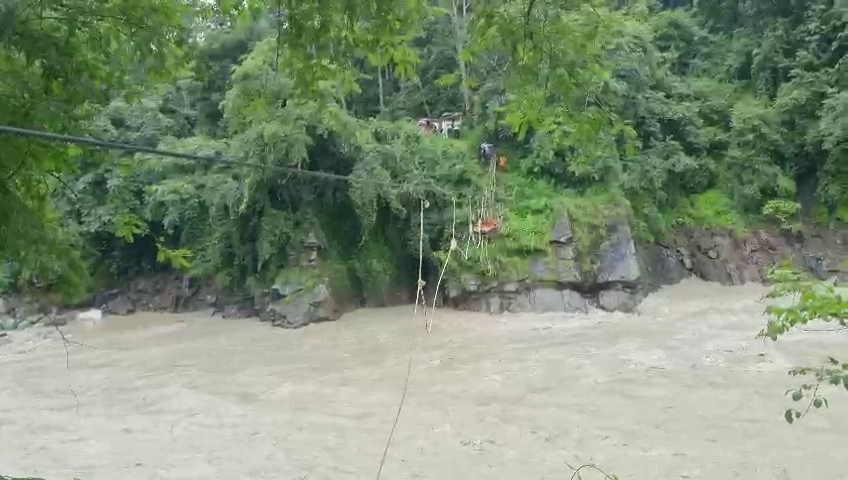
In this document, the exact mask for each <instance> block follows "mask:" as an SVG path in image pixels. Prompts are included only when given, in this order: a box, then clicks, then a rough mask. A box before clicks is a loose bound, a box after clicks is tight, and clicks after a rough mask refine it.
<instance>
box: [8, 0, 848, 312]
mask: <svg viewBox="0 0 848 480" xmlns="http://www.w3.org/2000/svg"><path fill="white" fill-rule="evenodd" d="M92 5H95V4H92V3H91V2H86V1H82V0H79V1H77V0H73V1H69V0H63V1H57V0H36V1H34V2H31V1H28V0H4V1H2V2H0V96H2V98H4V99H9V100H8V101H4V102H2V103H0V123H2V124H12V125H15V126H23V127H32V128H37V129H46V130H53V131H67V132H73V133H88V134H90V135H93V136H96V137H99V138H105V139H112V140H121V141H126V142H132V143H137V144H141V145H145V146H157V147H160V148H164V149H168V150H176V151H180V152H189V153H196V154H201V155H210V156H218V157H220V158H221V159H222V161H221V162H192V161H187V160H175V159H172V158H165V157H161V156H155V155H149V154H137V155H130V154H123V153H120V154H119V153H97V152H93V151H89V150H82V149H79V148H76V147H66V146H62V145H58V144H47V143H44V142H40V141H35V140H29V139H24V138H11V137H6V136H4V137H0V145H2V148H3V151H4V155H3V156H2V158H0V205H2V206H3V207H2V208H0V256H2V257H0V260H2V262H0V263H2V265H0V280H2V279H3V278H5V279H7V281H17V282H18V285H19V286H21V287H24V286H28V285H31V284H32V280H33V279H38V281H39V282H40V283H41V284H47V285H51V286H53V287H56V288H57V289H60V290H62V291H64V292H67V293H69V294H72V295H77V294H84V293H85V292H86V291H87V290H88V289H89V288H90V286H91V279H94V280H95V281H96V282H105V281H110V280H111V279H114V278H116V277H120V276H126V275H133V274H139V273H144V272H150V271H156V270H161V269H167V268H178V269H183V270H186V271H187V272H188V273H189V274H191V275H193V276H197V277H205V278H215V279H216V280H217V281H218V283H219V284H220V285H222V286H227V287H230V288H233V289H237V290H249V289H250V288H251V287H253V286H259V285H266V284H268V283H269V282H271V281H273V280H274V279H275V278H277V275H278V274H279V271H280V270H281V269H283V268H285V267H286V266H291V265H292V264H293V263H294V262H293V259H294V258H295V257H296V256H297V255H298V251H299V249H300V244H301V242H302V241H303V240H304V239H305V238H306V237H307V236H308V235H309V234H310V233H311V234H313V235H315V236H316V237H317V238H318V239H319V240H320V241H321V243H322V244H323V245H324V246H325V249H324V252H323V255H325V257H326V260H327V261H328V262H330V263H333V264H335V265H339V266H341V267H343V269H344V270H345V271H346V272H348V273H349V275H350V276H351V277H352V278H354V280H355V281H354V283H355V284H357V285H359V287H358V288H361V289H365V288H370V289H372V290H374V292H376V293H374V295H376V296H380V295H382V294H383V293H384V292H383V288H384V287H383V286H380V285H384V284H385V282H386V279H392V281H393V282H399V283H401V284H403V283H404V282H412V281H414V278H413V277H414V276H415V271H414V270H415V269H416V267H417V265H416V264H417V262H415V257H416V256H417V253H418V252H417V245H418V231H419V228H418V227H419V225H418V216H417V213H418V208H419V202H420V200H421V199H422V198H425V199H426V200H427V201H428V202H429V208H428V209H427V214H426V217H425V225H424V226H423V229H424V234H425V236H426V241H425V250H426V251H425V252H424V253H425V254H427V255H428V256H430V257H431V258H433V257H436V258H442V259H444V258H445V255H444V254H440V255H435V254H434V252H437V251H442V252H445V251H446V249H447V247H448V246H449V245H450V239H451V237H452V236H456V237H457V238H458V240H459V241H458V242H457V243H458V246H459V247H462V248H463V249H464V247H465V245H466V244H467V243H468V240H469V238H468V229H469V225H470V224H471V223H472V218H473V217H475V216H476V215H477V213H476V212H477V211H478V210H479V209H480V207H479V206H480V205H481V203H482V204H483V210H487V211H488V214H491V215H497V216H500V217H501V218H502V219H504V220H505V222H504V228H503V232H502V233H503V234H502V236H501V237H500V239H499V240H498V241H497V242H495V243H493V244H492V245H490V246H489V248H488V249H473V250H474V251H473V252H472V253H471V254H470V256H468V255H463V260H462V261H465V262H468V263H469V264H473V265H477V266H481V267H482V270H483V271H484V272H491V271H493V270H495V269H498V268H502V267H504V266H509V263H510V262H511V261H512V260H511V259H513V258H515V257H518V256H520V255H516V254H520V253H522V252H528V251H530V252H532V251H541V250H544V249H545V248H546V238H547V235H548V232H549V229H550V226H551V224H552V221H553V218H554V216H555V214H556V212H558V211H560V210H561V209H563V208H567V209H568V210H569V211H570V212H571V213H572V215H573V216H574V217H575V219H576V220H575V222H576V227H577V228H578V230H579V229H581V228H583V229H584V230H585V232H584V233H585V235H580V239H579V240H580V241H583V242H591V241H592V235H593V233H592V230H593V229H594V228H596V227H598V226H597V225H593V224H592V222H593V221H596V220H597V218H598V216H597V215H595V213H594V212H598V211H605V210H608V209H609V208H611V207H612V206H618V207H622V209H623V210H624V211H626V212H628V214H629V215H632V217H633V220H634V223H635V227H636V228H635V231H636V232H637V234H638V235H639V236H640V238H643V239H646V240H649V239H652V238H656V237H660V236H663V235H667V234H668V233H669V232H670V231H672V230H673V229H674V228H679V227H687V226H704V227H720V228H731V229H734V230H736V231H738V232H741V231H744V229H745V227H746V225H747V224H749V223H750V222H752V221H761V220H763V221H773V222H777V223H779V224H781V225H782V226H784V227H786V226H793V228H794V226H796V224H797V223H799V222H798V220H796V218H795V217H797V219H802V220H803V221H805V222H807V223H809V222H814V221H818V222H835V221H839V220H846V218H845V217H846V215H848V207H846V205H848V160H846V154H848V151H846V149H848V120H846V118H848V117H846V113H848V89H846V82H848V72H846V68H848V67H846V65H848V63H846V61H845V55H846V53H847V52H848V35H846V34H845V32H846V26H848V16H846V13H845V9H844V8H841V7H840V6H839V5H837V4H836V3H834V2H833V1H828V0H804V1H801V2H786V1H777V2H773V1H769V2H766V1H763V0H750V1H748V2H736V3H726V2H719V1H715V0H708V1H705V2H698V3H697V4H694V3H693V4H688V3H685V2H684V4H681V3H679V2H678V3H675V4H674V5H660V4H656V5H654V4H646V3H641V2H632V3H627V2H615V3H614V4H613V2H609V3H605V2H600V1H593V2H568V1H566V2H561V1H552V0H388V1H378V0H367V1H360V2H337V1H331V0H316V1H308V2H304V1H290V0H284V1H278V2H268V1H258V0H251V1H248V2H217V3H216V6H215V7H214V8H212V7H208V6H203V7H202V5H207V3H205V2H201V3H199V4H193V3H191V2H189V1H187V0H185V1H178V0H173V1H152V0H147V1H141V2H138V1H136V2H128V1H125V0H108V1H103V2H98V3H97V4H96V5H97V6H96V7H94V6H92ZM166 73H167V75H165V74H166ZM445 112H464V118H463V135H462V138H460V139H445V138H441V137H424V136H422V135H420V134H419V133H418V130H417V128H416V126H415V120H416V119H417V118H418V117H421V116H428V115H429V116H438V115H440V114H442V113H445ZM482 141H490V142H494V143H495V144H497V146H498V149H499V153H501V154H504V155H505V156H506V157H507V158H508V164H507V171H506V172H499V173H498V174H497V175H496V181H495V182H492V181H491V178H490V177H489V176H488V174H487V171H486V170H485V169H484V168H483V167H482V166H480V164H479V163H478V162H477V161H476V158H477V153H476V152H477V145H478V144H479V143H480V142H482ZM227 159H229V160H235V161H237V162H238V163H233V162H226V161H224V160H227ZM293 169H294V170H310V171H317V172H324V173H329V174H334V175H340V176H350V178H351V181H349V182H345V181H340V180H339V179H337V178H330V177H322V176H315V175H304V174H300V173H297V172H293V171H292V170H293ZM486 199H490V200H486ZM794 202H797V204H798V205H800V208H799V210H800V211H798V212H796V211H794V210H792V207H791V206H792V205H793V204H794ZM454 207H455V208H454ZM787 209H789V210H787ZM484 213H486V212H484ZM475 255H476V257H475ZM378 281H379V282H383V283H382V284H381V283H377V282H378ZM7 283H8V282H7ZM0 287H2V285H0Z"/></svg>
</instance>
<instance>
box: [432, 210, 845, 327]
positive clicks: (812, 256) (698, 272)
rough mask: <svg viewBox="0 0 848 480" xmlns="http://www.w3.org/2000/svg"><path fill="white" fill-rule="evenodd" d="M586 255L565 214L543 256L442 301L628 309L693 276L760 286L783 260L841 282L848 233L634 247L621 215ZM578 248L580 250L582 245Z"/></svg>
mask: <svg viewBox="0 0 848 480" xmlns="http://www.w3.org/2000/svg"><path fill="white" fill-rule="evenodd" d="M602 224H603V225H604V227H603V231H602V232H601V234H600V236H599V237H600V238H599V240H598V241H596V242H594V243H592V247H591V248H590V251H581V250H580V248H581V247H580V245H581V243H580V242H577V241H576V240H577V239H576V237H575V232H574V229H573V224H572V222H571V219H570V218H569V217H568V215H567V214H563V215H562V216H561V217H560V218H559V219H558V220H557V221H556V222H555V223H554V226H553V228H552V231H551V235H550V248H549V252H548V253H547V254H535V255H533V256H530V257H528V258H527V259H526V262H525V264H526V265H527V266H526V268H523V269H519V270H518V271H516V272H510V274H509V275H501V276H498V277H496V278H480V277H479V276H476V275H472V274H468V273H466V274H464V275H462V276H461V278H460V279H459V280H458V281H456V280H454V281H451V280H448V282H447V288H446V289H445V297H446V299H447V304H448V305H450V306H452V307H454V308H458V309H464V310H474V311H483V312H490V313H502V312H575V311H583V310H586V309H587V308H589V307H590V306H592V307H598V308H602V309H604V310H608V311H624V312H628V311H632V310H633V309H635V308H636V307H637V306H638V305H639V303H640V302H641V301H642V299H643V298H644V297H645V296H646V295H647V294H648V293H650V292H651V291H654V290H656V289H658V288H660V287H661V286H663V285H671V284H675V283H677V282H679V281H681V280H682V279H684V278H686V277H687V276H690V275H694V276H696V277H699V278H702V279H704V280H707V281H712V282H718V283H721V284H724V285H741V284H744V283H747V282H763V281H764V280H765V271H766V269H767V268H768V267H770V266H772V265H776V264H779V263H783V262H786V261H788V262H791V263H793V264H794V265H795V267H797V268H800V269H804V270H807V271H808V272H810V273H812V274H813V275H814V276H816V277H818V278H820V279H830V278H835V279H836V281H837V282H848V262H846V259H848V229H843V230H826V231H816V230H810V231H807V232H806V233H804V234H800V233H788V232H771V231H767V230H755V231H753V232H751V233H750V234H747V235H745V236H744V237H740V236H739V235H735V234H734V233H733V232H731V231H726V230H720V229H688V230H683V231H680V232H678V234H676V235H675V236H674V237H673V238H672V239H670V240H669V241H668V242H666V243H654V244H642V245H637V243H636V242H635V241H634V238H633V235H632V233H631V229H630V225H629V221H628V218H627V217H626V216H622V215H619V214H610V216H609V217H608V218H606V219H604V221H603V222H602ZM584 244H585V242H584ZM583 248H585V246H584V247H583Z"/></svg>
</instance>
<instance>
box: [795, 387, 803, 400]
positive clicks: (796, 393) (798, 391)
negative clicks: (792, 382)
mask: <svg viewBox="0 0 848 480" xmlns="http://www.w3.org/2000/svg"><path fill="white" fill-rule="evenodd" d="M802 398H804V394H803V393H801V390H800V389H798V390H795V391H794V392H792V400H794V401H796V402H797V401H798V400H801V399H802Z"/></svg>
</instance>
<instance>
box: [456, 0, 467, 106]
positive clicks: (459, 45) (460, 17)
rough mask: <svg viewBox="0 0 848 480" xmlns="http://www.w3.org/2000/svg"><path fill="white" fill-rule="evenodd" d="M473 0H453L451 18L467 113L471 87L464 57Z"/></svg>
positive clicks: (460, 85)
mask: <svg viewBox="0 0 848 480" xmlns="http://www.w3.org/2000/svg"><path fill="white" fill-rule="evenodd" d="M470 6H471V0H451V7H452V8H451V20H452V21H453V32H454V46H455V47H456V61H457V63H458V64H459V77H460V84H459V88H460V90H461V91H462V102H463V107H464V109H465V110H464V111H465V113H468V112H469V111H471V89H470V88H468V66H467V65H466V64H465V58H463V51H464V50H465V44H466V42H467V41H468V38H467V36H468V8H469V7H470Z"/></svg>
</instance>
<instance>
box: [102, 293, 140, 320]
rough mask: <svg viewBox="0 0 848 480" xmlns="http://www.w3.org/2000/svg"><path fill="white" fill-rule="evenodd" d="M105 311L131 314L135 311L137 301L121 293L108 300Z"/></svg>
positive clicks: (114, 313)
mask: <svg viewBox="0 0 848 480" xmlns="http://www.w3.org/2000/svg"><path fill="white" fill-rule="evenodd" d="M103 311H104V312H105V313H109V314H112V315H129V314H131V313H135V303H133V301H132V300H130V298H129V296H127V295H126V294H124V293H120V294H118V295H116V296H114V298H112V299H111V300H109V301H107V302H106V304H105V305H104V306H103Z"/></svg>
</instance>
